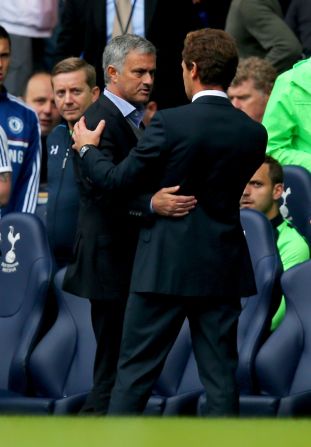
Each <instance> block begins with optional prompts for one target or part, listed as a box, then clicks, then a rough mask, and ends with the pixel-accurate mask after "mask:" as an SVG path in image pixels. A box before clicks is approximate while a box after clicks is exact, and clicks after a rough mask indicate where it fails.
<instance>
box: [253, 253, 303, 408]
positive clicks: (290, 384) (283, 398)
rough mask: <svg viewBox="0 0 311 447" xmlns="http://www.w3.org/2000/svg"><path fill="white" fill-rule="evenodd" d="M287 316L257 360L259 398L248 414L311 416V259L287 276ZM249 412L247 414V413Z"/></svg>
mask: <svg viewBox="0 0 311 447" xmlns="http://www.w3.org/2000/svg"><path fill="white" fill-rule="evenodd" d="M281 284H282V288H283V291H284V294H285V299H286V314H285V318H284V320H283V321H282V323H281V325H280V326H279V327H278V328H277V329H276V330H275V331H274V332H273V334H272V335H271V336H270V337H269V338H268V340H267V341H266V342H265V343H264V345H263V346H262V347H261V349H260V351H259V352H258V355H257V358H256V363H255V365H256V375H257V380H258V384H259V390H260V391H259V393H258V395H257V396H249V397H248V401H247V406H246V407H245V408H244V410H245V413H247V411H248V414H251V415H254V414H258V409H259V408H260V412H261V414H262V415H264V416H267V415H271V414H274V415H277V416H310V415H311V324H310V322H311V260H310V261H306V262H304V263H302V264H299V265H297V266H295V267H293V268H291V269H289V270H287V271H286V272H284V273H283V275H282V279H281ZM246 410H247V411H246Z"/></svg>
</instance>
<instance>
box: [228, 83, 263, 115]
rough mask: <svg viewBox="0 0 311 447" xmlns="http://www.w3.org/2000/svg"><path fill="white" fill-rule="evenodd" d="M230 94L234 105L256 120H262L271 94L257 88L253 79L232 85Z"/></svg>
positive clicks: (229, 90) (229, 89)
mask: <svg viewBox="0 0 311 447" xmlns="http://www.w3.org/2000/svg"><path fill="white" fill-rule="evenodd" d="M228 96H229V98H230V100H231V102H232V104H233V105H234V107H236V108H237V109H240V110H243V112H245V113H246V114H247V115H248V116H250V117H251V118H253V119H254V120H255V121H258V122H261V121H262V117H263V114H264V112H265V108H266V105H267V102H268V99H269V95H267V94H266V93H264V92H262V91H260V90H257V89H256V88H255V86H254V81H253V80H252V79H247V80H245V81H243V82H242V83H241V84H240V85H237V86H234V87H233V86H230V87H229V88H228Z"/></svg>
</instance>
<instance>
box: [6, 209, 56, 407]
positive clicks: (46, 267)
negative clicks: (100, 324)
mask: <svg viewBox="0 0 311 447" xmlns="http://www.w3.org/2000/svg"><path fill="white" fill-rule="evenodd" d="M52 272H53V262H52V257H51V253H50V249H49V244H48V240H47V235H46V230H45V227H44V225H43V224H42V222H41V220H40V219H39V218H38V217H37V216H35V215H33V214H28V213H10V214H7V215H5V216H4V217H3V218H2V219H1V220H0V293H1V299H0V340H1V342H0V358H1V367H0V412H3V411H6V405H5V401H6V399H7V398H8V397H10V396H13V395H14V396H15V395H20V394H21V395H25V394H27V393H28V392H29V386H30V384H29V376H28V374H27V370H28V360H29V356H30V354H31V351H32V349H33V347H34V345H35V343H36V342H37V340H38V338H39V336H40V335H41V330H42V323H43V321H44V312H45V305H46V302H47V296H48V289H49V286H50V282H51V278H52Z"/></svg>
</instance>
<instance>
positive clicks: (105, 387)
mask: <svg viewBox="0 0 311 447" xmlns="http://www.w3.org/2000/svg"><path fill="white" fill-rule="evenodd" d="M125 306H126V300H125V299H124V300H122V299H120V300H102V301H99V300H91V317H92V325H93V330H94V333H95V338H96V342H97V348H96V356H95V363H94V385H93V388H92V390H91V392H90V394H89V395H88V397H87V399H86V402H85V404H84V405H83V407H82V409H81V413H95V414H106V413H107V409H108V405H109V400H110V394H111V390H112V388H113V385H114V383H115V378H116V371H117V363H118V358H119V352H120V344H121V337H122V326H123V319H124V313H125Z"/></svg>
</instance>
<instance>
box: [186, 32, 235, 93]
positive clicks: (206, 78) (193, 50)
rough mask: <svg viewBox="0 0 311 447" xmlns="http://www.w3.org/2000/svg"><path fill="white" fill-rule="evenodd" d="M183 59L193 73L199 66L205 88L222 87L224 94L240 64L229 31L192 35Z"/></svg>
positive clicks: (200, 76)
mask: <svg viewBox="0 0 311 447" xmlns="http://www.w3.org/2000/svg"><path fill="white" fill-rule="evenodd" d="M182 58H183V61H184V63H185V65H186V67H187V68H188V69H189V70H190V69H191V67H192V64H193V62H195V63H196V65H197V67H198V76H199V79H200V81H201V83H202V84H203V85H221V86H222V88H223V89H224V90H227V88H228V87H229V85H230V84H231V81H232V79H233V78H234V76H235V73H236V68H237V65H238V61H239V57H238V50H237V47H236V44H235V42H234V39H233V38H232V37H231V36H230V35H229V34H228V33H226V32H225V31H223V30H220V29H213V28H204V29H201V30H197V31H191V32H190V33H188V34H187V36H186V38H185V41H184V49H183V51H182Z"/></svg>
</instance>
